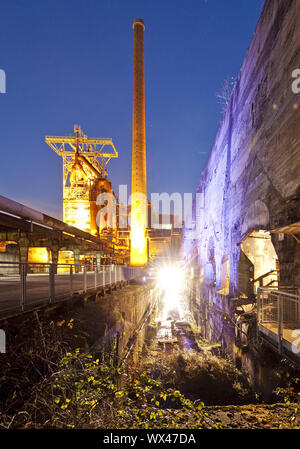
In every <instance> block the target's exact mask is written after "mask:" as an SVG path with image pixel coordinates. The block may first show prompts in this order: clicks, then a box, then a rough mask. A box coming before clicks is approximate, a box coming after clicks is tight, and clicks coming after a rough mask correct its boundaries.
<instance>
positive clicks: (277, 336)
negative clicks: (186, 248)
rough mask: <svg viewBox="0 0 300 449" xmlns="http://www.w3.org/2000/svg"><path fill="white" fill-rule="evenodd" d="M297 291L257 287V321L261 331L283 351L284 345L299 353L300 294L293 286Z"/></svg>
mask: <svg viewBox="0 0 300 449" xmlns="http://www.w3.org/2000/svg"><path fill="white" fill-rule="evenodd" d="M293 289H294V291H295V293H296V294H295V293H294V294H292V293H290V292H289V291H287V290H291V289H290V288H289V289H283V290H270V289H268V288H261V287H259V288H258V289H257V322H258V329H259V331H260V332H262V333H265V334H266V335H268V336H269V337H270V338H271V339H273V340H274V343H275V344H277V345H278V350H279V352H280V353H282V350H283V346H284V347H285V348H289V349H292V350H293V352H294V353H295V352H296V353H297V352H298V354H299V357H300V342H298V340H299V336H298V338H297V335H298V333H299V334H300V295H299V292H298V289H297V288H296V287H293ZM298 346H299V348H298ZM298 349H299V351H298Z"/></svg>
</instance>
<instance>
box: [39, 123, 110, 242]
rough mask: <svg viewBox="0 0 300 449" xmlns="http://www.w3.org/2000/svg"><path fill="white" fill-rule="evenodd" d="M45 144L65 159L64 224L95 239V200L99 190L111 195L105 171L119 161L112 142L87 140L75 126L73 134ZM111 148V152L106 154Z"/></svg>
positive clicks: (47, 138)
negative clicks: (112, 162)
mask: <svg viewBox="0 0 300 449" xmlns="http://www.w3.org/2000/svg"><path fill="white" fill-rule="evenodd" d="M45 141H46V143H47V144H48V145H49V146H50V147H51V148H52V149H53V150H54V151H55V152H56V153H57V154H58V155H59V156H61V157H62V159H63V214H64V215H63V220H64V222H65V223H68V224H70V225H72V226H76V227H77V228H79V229H82V230H84V231H86V232H90V233H92V234H93V235H96V234H97V233H98V229H97V227H96V217H95V215H96V214H97V211H98V209H97V207H96V206H95V204H96V198H94V197H95V194H96V193H97V192H98V193H99V192H100V187H99V186H101V188H102V186H103V188H102V190H106V191H107V190H108V191H110V192H112V189H111V186H110V182H109V181H108V180H107V169H106V167H107V164H108V162H109V161H110V159H112V158H117V157H118V153H117V151H116V149H115V146H114V144H113V141H112V139H110V138H107V139H103V138H88V137H87V136H86V135H84V134H83V132H82V131H81V129H80V126H78V125H75V126H74V134H72V135H69V136H46V137H45ZM108 147H110V151H107V152H105V149H107V148H108ZM107 185H109V186H110V188H108V189H107V188H106V186H107ZM91 197H92V198H91Z"/></svg>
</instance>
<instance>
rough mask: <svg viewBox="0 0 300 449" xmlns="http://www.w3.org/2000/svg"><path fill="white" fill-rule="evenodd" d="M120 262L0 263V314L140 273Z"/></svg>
mask: <svg viewBox="0 0 300 449" xmlns="http://www.w3.org/2000/svg"><path fill="white" fill-rule="evenodd" d="M142 274H143V269H142V268H138V267H134V268H133V267H126V266H122V265H101V266H96V265H76V266H75V265H70V264H52V263H19V262H0V315H6V314H7V313H8V312H17V311H24V310H26V309H27V308H31V307H34V306H36V305H40V304H43V303H46V304H47V303H49V304H51V303H53V302H56V301H59V300H61V299H64V298H67V297H71V296H72V295H73V294H74V293H82V292H87V291H88V290H92V289H96V288H100V287H105V286H108V285H112V284H115V283H117V282H120V281H128V280H130V279H134V278H137V277H140V276H142Z"/></svg>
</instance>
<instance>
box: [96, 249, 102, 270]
mask: <svg viewBox="0 0 300 449" xmlns="http://www.w3.org/2000/svg"><path fill="white" fill-rule="evenodd" d="M101 257H102V252H101V251H99V252H97V253H96V261H97V263H96V265H97V267H100V265H101Z"/></svg>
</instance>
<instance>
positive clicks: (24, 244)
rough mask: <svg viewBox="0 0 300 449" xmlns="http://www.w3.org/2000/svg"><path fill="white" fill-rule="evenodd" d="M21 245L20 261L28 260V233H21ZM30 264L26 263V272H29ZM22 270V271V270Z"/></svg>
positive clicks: (19, 242) (19, 243)
mask: <svg viewBox="0 0 300 449" xmlns="http://www.w3.org/2000/svg"><path fill="white" fill-rule="evenodd" d="M18 246H19V262H25V263H27V262H28V250H29V239H28V238H27V235H26V234H21V236H20V238H19V240H18ZM27 270H28V266H27V265H25V270H24V272H25V273H27ZM20 272H21V271H20Z"/></svg>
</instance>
